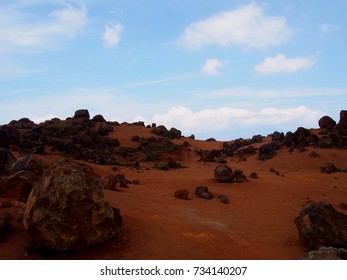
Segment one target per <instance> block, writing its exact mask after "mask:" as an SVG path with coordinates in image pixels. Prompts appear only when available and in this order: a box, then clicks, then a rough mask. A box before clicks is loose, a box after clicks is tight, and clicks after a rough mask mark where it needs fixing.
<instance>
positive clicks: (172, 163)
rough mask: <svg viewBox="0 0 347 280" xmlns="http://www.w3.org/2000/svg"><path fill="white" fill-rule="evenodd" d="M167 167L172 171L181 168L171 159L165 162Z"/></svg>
mask: <svg viewBox="0 0 347 280" xmlns="http://www.w3.org/2000/svg"><path fill="white" fill-rule="evenodd" d="M167 165H168V166H169V168H172V169H177V168H181V167H182V165H181V164H180V163H178V162H177V161H176V160H174V159H173V158H171V157H170V158H169V159H168V160H167Z"/></svg>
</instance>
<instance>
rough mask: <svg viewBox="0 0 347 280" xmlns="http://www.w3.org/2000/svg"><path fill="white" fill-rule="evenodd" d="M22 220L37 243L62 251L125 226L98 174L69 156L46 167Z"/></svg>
mask: <svg viewBox="0 0 347 280" xmlns="http://www.w3.org/2000/svg"><path fill="white" fill-rule="evenodd" d="M23 221H24V226H25V228H26V229H27V230H28V232H29V233H30V234H31V235H32V238H33V243H34V244H35V246H37V247H43V248H48V249H53V250H60V251H64V250H69V249H82V248H85V247H88V246H90V245H93V244H97V243H100V242H103V241H105V240H107V239H109V238H112V237H114V236H115V235H116V234H117V233H118V232H119V231H120V230H121V227H122V216H121V214H120V211H119V210H118V209H115V208H111V207H110V205H109V204H108V203H107V201H106V199H105V196H104V190H103V188H102V186H101V185H100V181H99V176H98V175H97V174H96V173H94V171H93V169H92V168H91V167H89V166H86V165H82V164H77V163H75V162H72V161H70V160H68V159H63V160H61V161H59V162H57V163H55V164H53V165H52V166H51V167H49V168H48V169H47V170H46V172H45V174H44V176H43V178H42V180H41V181H40V183H39V184H37V185H36V186H35V187H34V188H33V190H32V192H31V193H30V196H29V199H28V202H27V204H26V207H25V212H24V218H23Z"/></svg>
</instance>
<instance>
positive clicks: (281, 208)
mask: <svg viewBox="0 0 347 280" xmlns="http://www.w3.org/2000/svg"><path fill="white" fill-rule="evenodd" d="M114 128H115V129H114V132H112V136H114V137H116V138H117V139H119V141H120V143H121V145H122V146H127V147H135V146H136V145H138V144H136V143H135V142H133V141H131V140H130V138H131V136H133V135H139V136H141V137H149V136H153V135H152V134H151V133H150V129H146V128H144V127H139V126H125V125H122V126H118V127H114ZM183 141H187V142H189V143H190V144H191V146H189V147H188V148H187V150H185V151H184V152H183V153H182V154H180V155H175V156H174V157H175V159H180V160H181V161H180V162H181V163H182V165H183V166H186V167H187V168H182V169H177V170H169V171H160V170H157V169H154V168H153V163H151V162H149V163H141V164H140V165H141V169H140V170H136V169H134V168H130V167H119V171H117V172H115V171H113V170H112V167H111V166H98V165H93V164H91V165H92V166H93V168H94V169H95V171H96V172H97V173H99V174H100V175H101V176H102V177H104V176H106V175H108V174H116V173H124V174H125V177H126V178H127V179H129V180H134V179H139V180H140V185H132V184H131V185H129V188H128V189H121V190H119V191H106V192H105V193H106V197H107V200H108V201H109V203H110V204H111V206H113V207H117V208H120V209H121V212H122V214H123V217H124V229H123V231H122V232H121V233H120V234H119V236H118V237H117V238H116V239H114V240H110V241H107V242H105V243H104V244H101V245H97V246H93V247H91V248H88V249H85V250H81V251H78V252H74V253H64V254H59V255H55V256H54V257H53V258H64V259H162V260H165V259H265V260H272V259H282V260H286V259H298V258H299V257H300V256H302V255H303V254H304V249H303V248H302V247H301V246H300V244H299V238H298V232H297V229H296V226H295V224H294V219H295V218H296V217H297V216H298V214H299V212H300V211H301V210H302V208H303V207H304V206H305V204H307V203H308V202H309V201H322V200H323V201H327V202H330V203H332V204H333V206H334V207H335V208H336V209H337V210H338V211H340V212H344V213H345V214H347V211H345V210H343V209H341V208H340V207H339V204H340V203H346V202H347V173H334V174H323V173H321V172H320V169H319V167H320V166H323V165H325V163H327V162H332V163H334V164H335V165H336V166H337V167H338V168H347V160H346V158H347V150H337V149H317V148H313V147H310V148H308V151H306V152H299V151H298V150H294V152H288V149H287V148H286V147H283V148H282V149H281V150H279V151H278V152H277V155H276V156H275V157H274V158H273V159H270V160H267V161H259V160H258V159H257V157H256V156H248V157H247V161H239V160H238V159H232V158H227V164H228V165H229V166H230V167H231V168H232V169H237V168H239V169H241V170H243V172H244V174H245V175H247V176H249V175H250V173H252V172H257V174H258V176H259V178H258V179H251V178H249V179H248V181H247V182H245V183H241V184H230V183H218V182H216V181H215V180H214V176H213V170H214V168H215V167H216V166H217V165H218V163H203V162H201V161H199V157H198V156H197V155H196V154H195V152H194V150H195V149H209V150H211V149H221V148H222V142H207V141H199V140H192V139H187V138H182V139H180V140H175V141H174V142H176V143H178V144H181V143H183ZM135 144H136V145H135ZM262 144H263V143H261V144H257V145H254V146H259V145H262ZM313 150H314V151H316V152H317V153H318V154H319V155H320V157H318V158H312V157H310V156H309V153H310V152H311V151H313ZM40 158H41V159H42V160H44V161H45V162H46V163H52V162H54V161H55V160H57V159H58V158H60V157H59V156H53V155H50V156H46V157H40ZM271 167H273V168H275V169H276V171H278V172H279V173H280V174H281V175H282V174H283V176H277V175H276V174H275V173H273V172H269V169H270V168H271ZM146 168H147V169H146ZM199 185H206V186H208V188H209V190H210V192H211V193H212V194H214V195H215V196H218V195H219V194H224V195H225V196H226V197H228V198H229V200H230V204H222V203H221V202H220V201H219V200H218V199H217V198H214V199H212V200H203V199H199V198H197V197H195V196H194V190H195V188H196V187H197V186H199ZM178 189H187V190H189V192H190V198H191V200H187V201H186V200H179V199H177V198H175V197H174V195H173V193H174V192H175V191H176V190H178ZM0 201H1V200H0ZM11 209H12V210H11V211H14V210H13V209H14V208H13V207H12V208H11ZM0 210H1V211H2V212H4V211H9V210H8V209H0ZM0 214H1V212H0ZM14 223H15V224H16V226H15V228H14V233H13V235H12V236H11V237H10V238H8V239H7V240H5V241H3V242H2V243H1V244H0V259H36V258H40V256H38V255H35V254H34V255H29V256H27V255H26V254H25V253H24V247H25V246H26V244H27V243H28V241H29V240H30V238H29V236H28V234H27V233H26V232H25V231H24V230H23V229H22V226H21V222H20V221H14Z"/></svg>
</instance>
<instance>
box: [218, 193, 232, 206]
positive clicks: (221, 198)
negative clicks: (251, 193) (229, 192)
mask: <svg viewBox="0 0 347 280" xmlns="http://www.w3.org/2000/svg"><path fill="white" fill-rule="evenodd" d="M218 199H219V201H220V202H222V203H224V204H229V203H230V202H229V199H228V198H227V197H226V196H225V195H224V194H221V195H219V196H218Z"/></svg>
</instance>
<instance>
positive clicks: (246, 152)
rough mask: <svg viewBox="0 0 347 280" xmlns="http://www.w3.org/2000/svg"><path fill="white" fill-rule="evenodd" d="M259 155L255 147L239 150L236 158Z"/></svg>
mask: <svg viewBox="0 0 347 280" xmlns="http://www.w3.org/2000/svg"><path fill="white" fill-rule="evenodd" d="M255 154H257V150H256V149H255V148H254V147H253V146H248V147H247V148H244V149H238V150H237V151H236V153H235V155H236V156H238V157H240V158H242V157H244V156H246V155H255Z"/></svg>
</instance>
